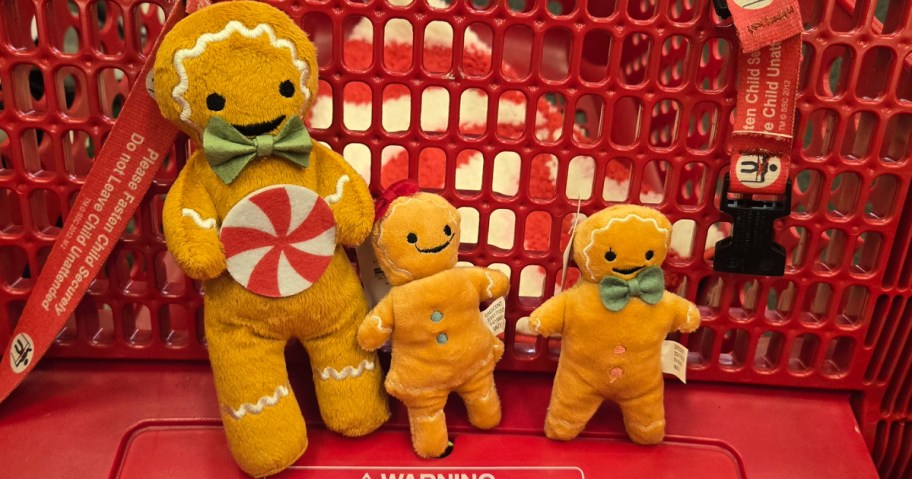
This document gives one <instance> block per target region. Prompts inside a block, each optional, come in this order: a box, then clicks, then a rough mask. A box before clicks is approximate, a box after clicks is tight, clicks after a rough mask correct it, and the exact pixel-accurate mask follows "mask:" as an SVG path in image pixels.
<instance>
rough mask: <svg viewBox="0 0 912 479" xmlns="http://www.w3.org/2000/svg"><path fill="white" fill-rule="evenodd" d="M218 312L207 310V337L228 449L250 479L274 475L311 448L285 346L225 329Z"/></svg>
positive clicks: (236, 329) (237, 329) (237, 328)
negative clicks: (290, 383)
mask: <svg viewBox="0 0 912 479" xmlns="http://www.w3.org/2000/svg"><path fill="white" fill-rule="evenodd" d="M218 312H220V308H215V307H211V308H207V309H206V314H207V316H206V337H207V340H208V345H209V358H210V361H211V362H212V370H213V373H214V377H215V389H216V393H217V394H218V399H219V406H220V409H221V413H222V422H223V423H224V424H225V433H226V435H227V436H228V446H229V448H230V449H231V453H232V455H234V458H235V460H237V462H238V465H240V467H241V469H243V470H244V471H245V472H246V473H248V474H250V475H251V476H254V477H263V476H268V475H271V474H275V473H277V472H279V471H281V470H283V469H285V468H287V467H288V466H290V465H291V464H292V463H294V462H295V461H296V460H297V459H298V458H299V457H301V454H303V453H304V450H305V449H307V430H306V428H305V425H304V418H303V417H302V416H301V410H300V409H299V408H298V403H297V401H296V400H295V396H294V393H293V392H292V391H291V387H290V386H289V384H288V374H287V372H286V369H285V356H284V350H285V343H286V341H285V340H283V339H270V338H264V337H263V336H261V335H259V334H255V333H253V332H252V331H251V330H250V329H249V328H247V327H245V326H240V325H226V324H225V323H224V322H222V321H219V319H220V318H218V317H215V316H216V315H217V313H218ZM221 312H225V313H227V311H224V309H222V311H221Z"/></svg>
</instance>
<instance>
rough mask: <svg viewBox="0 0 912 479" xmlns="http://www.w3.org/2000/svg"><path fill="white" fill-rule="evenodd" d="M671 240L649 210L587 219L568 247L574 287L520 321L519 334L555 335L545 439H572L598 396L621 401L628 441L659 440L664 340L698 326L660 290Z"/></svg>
mask: <svg viewBox="0 0 912 479" xmlns="http://www.w3.org/2000/svg"><path fill="white" fill-rule="evenodd" d="M670 239H671V223H670V222H669V221H668V219H667V218H665V216H663V215H662V214H661V213H659V212H658V211H656V210H653V209H650V208H645V207H642V206H630V205H623V206H615V207H611V208H608V209H605V210H602V211H600V212H598V213H596V214H594V215H592V216H591V217H589V218H588V219H586V220H585V221H583V222H582V223H581V224H580V226H579V228H578V229H577V232H576V236H575V238H574V240H573V249H574V254H573V257H574V259H575V260H576V263H577V265H578V266H579V268H580V272H581V276H580V281H579V282H578V283H577V284H576V285H575V286H574V287H572V288H571V289H569V290H567V291H565V292H562V293H560V294H558V295H557V296H555V297H553V298H551V299H550V300H548V301H546V302H545V303H544V304H542V305H541V307H539V308H538V309H536V310H535V311H534V312H533V313H532V315H531V316H530V317H529V318H528V319H526V320H521V321H520V322H519V323H517V330H518V331H521V332H531V333H534V334H540V335H543V336H555V335H560V336H561V338H562V339H561V355H560V361H559V363H558V367H557V374H556V376H555V378H554V389H553V391H552V393H551V403H550V405H549V406H548V413H547V416H546V419H545V434H546V435H547V436H548V437H549V438H551V439H557V440H570V439H573V438H575V437H576V436H577V435H579V433H580V432H582V430H583V429H584V428H585V427H586V424H587V423H588V422H589V419H591V418H592V415H593V414H595V411H596V410H597V409H598V407H599V405H601V403H602V401H604V400H605V399H608V400H611V401H615V402H617V403H618V405H619V406H620V408H621V412H622V413H623V415H624V425H625V427H626V429H627V434H628V435H629V436H630V439H632V440H633V441H634V442H636V443H638V444H656V443H658V442H660V441H661V440H662V438H663V437H664V436H665V409H664V405H663V397H664V383H663V381H662V365H661V351H662V342H663V341H664V339H665V337H666V335H667V334H668V333H669V332H671V331H681V332H691V331H693V330H695V329H696V328H697V327H698V326H699V325H700V314H699V312H698V311H697V308H696V306H695V305H694V304H693V303H691V302H689V301H687V300H685V299H683V298H681V297H679V296H677V295H675V294H672V293H669V292H667V291H665V282H664V273H663V272H662V269H661V265H662V262H663V261H664V260H665V255H666V253H667V252H668V246H669V243H670Z"/></svg>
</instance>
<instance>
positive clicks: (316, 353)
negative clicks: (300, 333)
mask: <svg viewBox="0 0 912 479" xmlns="http://www.w3.org/2000/svg"><path fill="white" fill-rule="evenodd" d="M365 313H366V311H365V312H364V313H362V314H361V315H360V317H362V318H363V317H364V315H365ZM355 331H356V330H355V328H343V329H341V330H339V331H337V332H336V333H334V334H331V335H328V336H324V337H322V338H318V339H312V340H309V341H306V342H304V347H305V348H306V349H307V353H308V354H309V355H310V364H311V367H312V368H313V380H314V386H315V388H316V392H317V402H318V403H319V404H320V414H321V415H322V416H323V421H324V422H325V423H326V427H328V428H329V429H330V430H332V431H336V432H338V433H340V434H342V435H345V436H349V437H354V436H363V435H365V434H369V433H371V432H373V431H375V430H376V429H377V428H379V427H380V426H381V425H383V423H385V422H386V420H387V419H389V416H390V412H389V406H388V403H387V397H386V391H384V390H383V386H382V384H381V374H382V372H381V371H380V363H379V362H378V360H377V356H376V354H374V353H368V352H365V351H364V350H362V349H361V348H360V347H358V344H357V342H356V340H355Z"/></svg>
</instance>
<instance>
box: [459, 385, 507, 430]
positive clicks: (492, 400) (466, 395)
mask: <svg viewBox="0 0 912 479" xmlns="http://www.w3.org/2000/svg"><path fill="white" fill-rule="evenodd" d="M459 395H460V396H461V397H462V399H463V401H465V405H466V412H468V414H469V422H470V423H471V424H472V425H473V426H475V427H477V428H478V429H492V428H494V427H496V426H497V425H498V424H500V419H501V408H500V397H498V396H497V389H496V388H495V387H494V376H493V374H488V375H486V376H484V377H482V378H481V379H480V380H478V381H476V382H475V384H469V385H468V386H467V387H466V388H464V389H462V390H460V391H459Z"/></svg>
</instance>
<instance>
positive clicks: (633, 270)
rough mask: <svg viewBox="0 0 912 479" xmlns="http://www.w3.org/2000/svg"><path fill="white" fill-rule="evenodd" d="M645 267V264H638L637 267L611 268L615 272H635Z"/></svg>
mask: <svg viewBox="0 0 912 479" xmlns="http://www.w3.org/2000/svg"><path fill="white" fill-rule="evenodd" d="M643 268H644V266H637V267H634V268H627V269H621V268H612V269H611V270H612V271H614V272H615V273H621V274H633V273H636V272H637V271H639V270H641V269H643Z"/></svg>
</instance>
